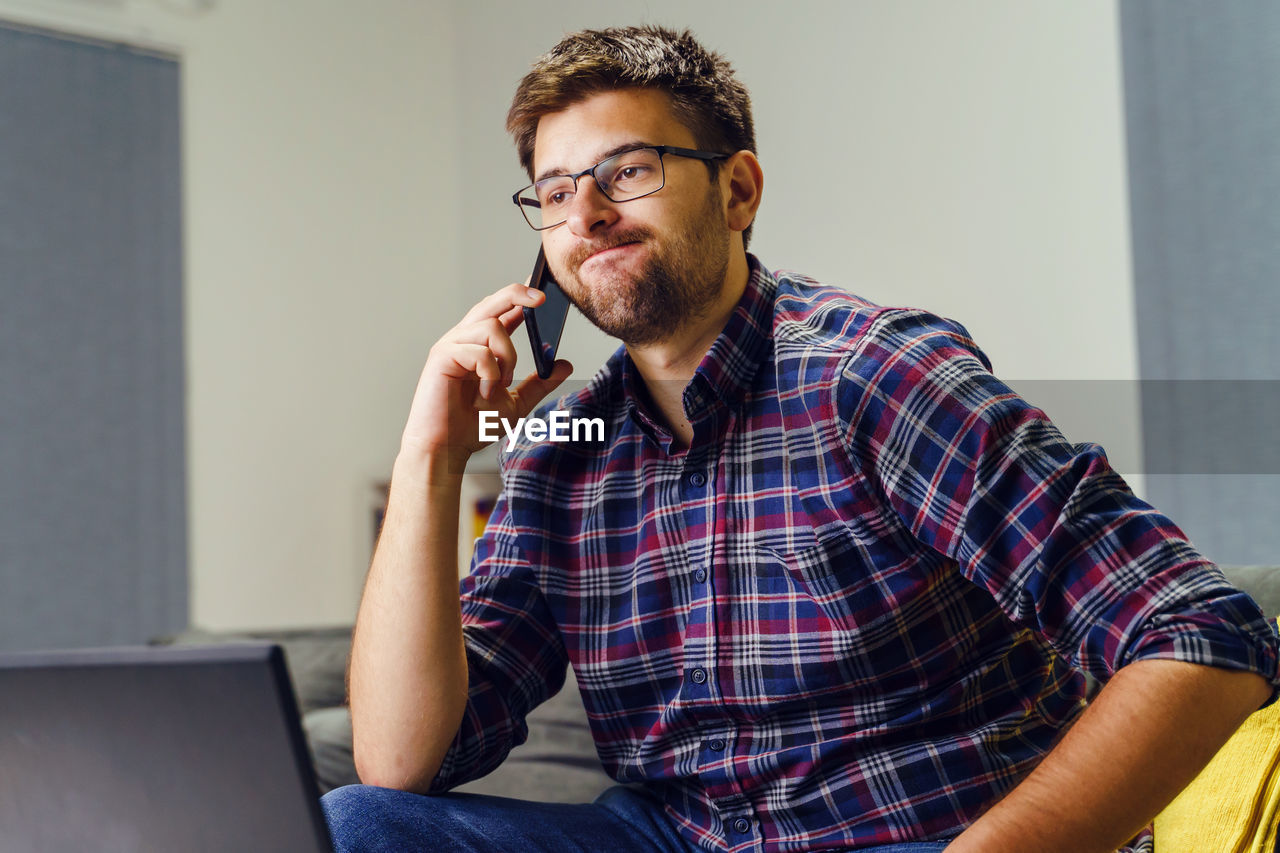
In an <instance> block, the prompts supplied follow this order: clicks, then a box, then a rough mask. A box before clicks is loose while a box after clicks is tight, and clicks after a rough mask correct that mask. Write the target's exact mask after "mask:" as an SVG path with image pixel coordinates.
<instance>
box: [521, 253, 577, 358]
mask: <svg viewBox="0 0 1280 853" xmlns="http://www.w3.org/2000/svg"><path fill="white" fill-rule="evenodd" d="M529 286H530V287H536V288H537V289H538V290H541V291H542V292H543V293H545V294H546V295H547V298H546V299H545V300H543V302H542V304H541V305H539V306H538V307H537V308H525V309H524V327H525V328H526V329H528V330H529V348H530V349H531V350H533V364H534V366H535V367H536V368H537V369H538V375H539V376H541V377H542V378H543V379H546V378H547V377H548V376H550V375H551V368H552V367H554V366H555V363H556V352H557V351H558V350H559V349H560V335H561V334H562V333H563V332H564V321H565V318H566V317H568V316H569V297H567V296H565V295H564V291H563V290H561V289H560V285H559V284H558V283H557V282H556V279H555V276H553V275H552V274H551V267H550V265H549V264H547V256H546V255H545V254H543V252H542V249H538V260H537V261H535V262H534V264H533V275H531V276H529Z"/></svg>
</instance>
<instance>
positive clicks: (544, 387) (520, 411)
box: [511, 359, 573, 418]
mask: <svg viewBox="0 0 1280 853" xmlns="http://www.w3.org/2000/svg"><path fill="white" fill-rule="evenodd" d="M572 373H573V365H572V364H570V363H569V362H567V361H565V360H564V359H560V360H558V361H557V362H556V363H555V366H554V367H553V368H551V375H550V376H548V377H547V378H546V379H543V378H542V377H540V376H539V375H538V374H536V373H530V374H529V375H528V377H526V378H525V380H524V381H523V382H521V383H520V384H519V386H517V387H516V389H515V390H514V391H512V392H511V397H512V400H513V401H514V404H515V414H516V417H519V418H523V417H524V416H525V415H527V414H529V413H530V412H532V411H533V410H534V409H535V408H536V407H537V405H538V404H539V403H541V402H542V400H543V398H545V397H546V396H547V395H548V394H550V393H551V392H552V391H554V390H556V388H558V387H560V383H561V382H564V381H565V380H566V379H568V378H569V375H570V374H572Z"/></svg>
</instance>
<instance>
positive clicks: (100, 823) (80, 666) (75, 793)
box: [0, 644, 333, 853]
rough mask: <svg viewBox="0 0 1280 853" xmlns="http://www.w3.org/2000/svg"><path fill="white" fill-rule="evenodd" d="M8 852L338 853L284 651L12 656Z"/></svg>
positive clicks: (2, 832) (0, 765)
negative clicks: (323, 809)
mask: <svg viewBox="0 0 1280 853" xmlns="http://www.w3.org/2000/svg"><path fill="white" fill-rule="evenodd" d="M0 847H2V848H3V849H4V850H6V851H15V853H63V851H66V853H87V851H94V853H116V851H119V853H126V851H127V853H178V852H179V851H181V853H205V851H208V853H228V851H238V852H239V853H251V851H306V853H312V851H316V853H332V850H333V848H332V845H331V844H330V840H329V833H328V829H327V827H326V825H325V822H324V817H323V815H322V814H321V811H320V803H319V793H318V791H317V788H316V783H315V777H314V776H313V775H312V770H311V759H310V756H309V754H308V752H307V745H306V741H305V739H304V738H303V734H302V729H301V726H300V725H299V722H298V708H297V704H296V702H295V700H294V696H293V689H292V686H291V685H290V682H289V677H288V673H287V671H286V670H285V664H284V655H283V653H282V652H281V650H280V647H279V646H274V645H258V644H252V645H251V644H239V645H233V646H204V647H145V648H118V649H88V650H79V651H65V652H26V653H18V654H5V655H0Z"/></svg>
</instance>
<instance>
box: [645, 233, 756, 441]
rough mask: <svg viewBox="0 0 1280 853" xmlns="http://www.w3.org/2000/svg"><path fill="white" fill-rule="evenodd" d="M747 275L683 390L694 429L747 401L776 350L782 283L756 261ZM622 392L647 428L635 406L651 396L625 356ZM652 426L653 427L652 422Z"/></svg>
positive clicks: (749, 259)
mask: <svg viewBox="0 0 1280 853" xmlns="http://www.w3.org/2000/svg"><path fill="white" fill-rule="evenodd" d="M747 263H748V265H749V271H748V275H747V286H746V287H745V288H744V289H743V292H742V298H741V299H740V300H738V305H737V307H736V308H735V309H734V311H733V313H732V314H730V315H729V320H728V321H727V322H726V323H725V326H724V329H723V330H722V331H721V332H720V335H719V336H718V337H717V338H716V339H715V342H714V343H712V344H711V349H709V350H708V351H707V354H706V356H704V357H703V359H702V362H701V363H700V364H699V365H698V369H697V370H696V371H695V372H694V374H693V379H692V380H691V381H690V382H689V384H688V385H687V386H685V389H684V411H685V416H686V417H687V418H688V419H689V422H690V423H693V424H695V425H696V424H697V422H698V421H699V420H702V419H704V418H707V417H710V416H713V415H718V414H720V413H722V412H723V411H724V410H731V409H733V408H735V407H736V406H737V405H738V404H739V403H740V402H741V401H742V399H743V398H744V397H745V396H746V393H747V390H748V389H749V388H750V387H751V383H752V382H753V380H754V379H755V376H756V373H757V371H758V370H759V367H760V365H761V364H762V363H763V362H764V360H765V359H766V358H767V357H768V355H769V353H770V351H771V349H772V345H773V300H774V297H775V295H776V294H777V290H778V282H777V280H776V279H775V278H774V277H773V274H772V273H770V272H769V270H767V269H765V267H764V265H763V264H761V263H760V261H759V260H758V259H757V258H756V257H755V255H751V254H748V255H747ZM622 354H623V359H622V361H623V363H622V387H623V390H624V391H625V393H626V399H627V408H628V409H629V410H630V411H631V413H632V415H633V416H634V415H639V416H640V417H641V419H642V420H644V421H646V422H649V421H650V419H649V418H648V417H647V416H646V415H645V412H644V409H645V407H644V406H642V405H637V401H639V400H642V399H644V398H645V397H646V396H647V395H646V394H645V393H644V391H643V386H642V385H641V382H642V380H641V377H640V372H639V370H637V368H636V366H635V364H634V363H633V362H632V361H631V356H629V355H627V354H626V351H625V349H624V350H623V353H622ZM650 423H651V422H650Z"/></svg>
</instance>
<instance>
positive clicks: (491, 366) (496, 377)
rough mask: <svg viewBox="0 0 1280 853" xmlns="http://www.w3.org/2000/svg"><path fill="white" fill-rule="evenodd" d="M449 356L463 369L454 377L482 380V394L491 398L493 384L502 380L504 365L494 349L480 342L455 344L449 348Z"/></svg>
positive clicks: (486, 397)
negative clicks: (500, 362) (499, 361)
mask: <svg viewBox="0 0 1280 853" xmlns="http://www.w3.org/2000/svg"><path fill="white" fill-rule="evenodd" d="M447 355H448V357H449V358H450V359H452V361H453V363H454V364H455V365H457V367H458V368H459V369H460V370H461V371H462V374H461V375H458V374H456V373H455V374H454V376H453V377H452V378H453V379H455V380H456V379H471V378H478V379H479V380H480V396H481V397H483V398H485V399H486V400H487V399H489V395H490V393H492V389H493V386H494V385H496V384H499V383H501V381H502V366H501V365H500V364H498V359H497V358H496V357H495V356H494V354H493V351H492V350H490V349H489V348H488V347H487V346H482V345H480V344H454V345H452V346H451V347H450V348H449V351H448V353H447Z"/></svg>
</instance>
